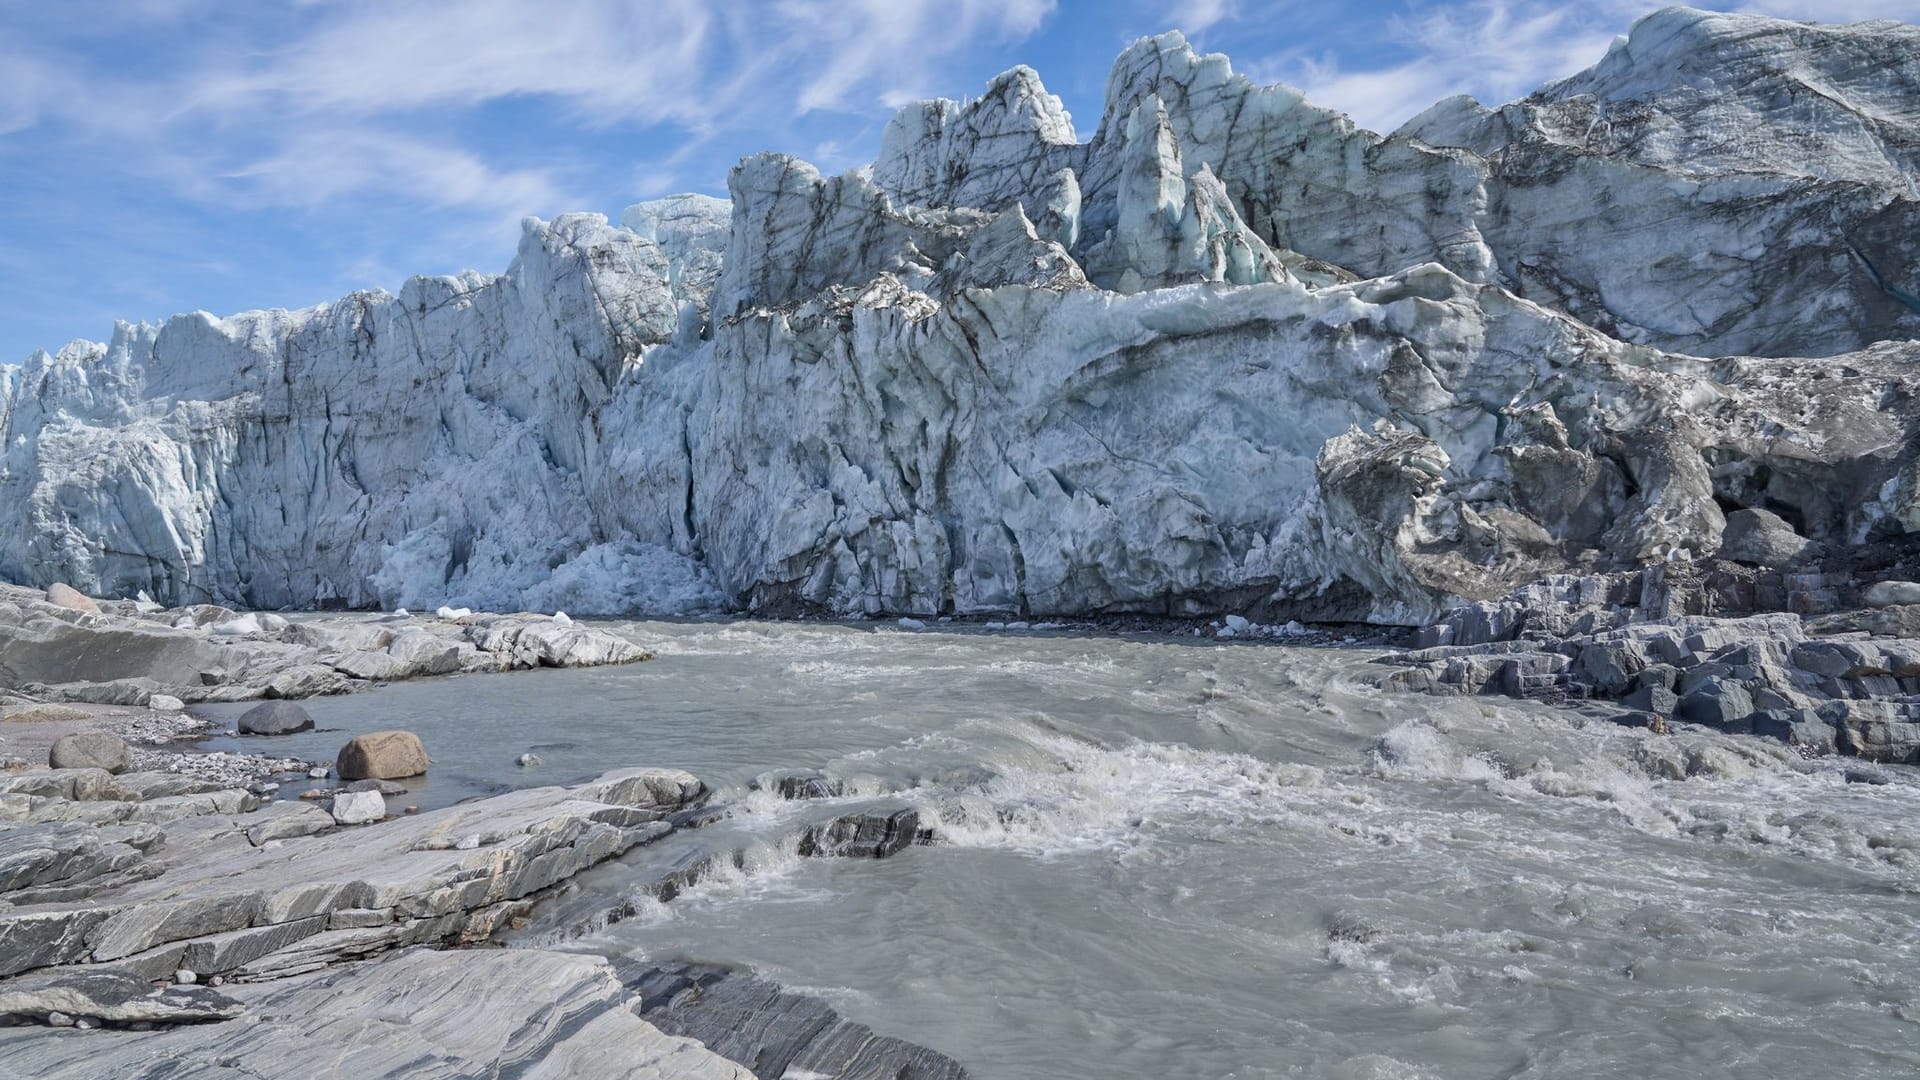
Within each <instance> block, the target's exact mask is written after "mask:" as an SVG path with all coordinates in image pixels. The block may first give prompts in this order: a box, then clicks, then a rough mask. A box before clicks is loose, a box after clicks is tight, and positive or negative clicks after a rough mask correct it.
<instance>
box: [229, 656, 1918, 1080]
mask: <svg viewBox="0 0 1920 1080" xmlns="http://www.w3.org/2000/svg"><path fill="white" fill-rule="evenodd" d="M609 625H610V626H611V627H612V628H613V629H616V630H617V631H619V632H622V633H626V634H629V635H630V636H632V637H633V638H634V639H635V640H638V641H641V642H643V643H645V644H647V645H648V646H649V647H651V648H653V649H654V650H655V651H656V652H657V654H658V659H657V660H656V661H654V662H652V663H646V664H640V665H635V666H629V667H621V668H605V669H585V670H569V671H542V672H534V673H528V674H519V675H510V676H475V677H463V678H454V679H437V680H427V681H421V682H415V683H409V684H404V685H398V686H393V687H389V688H386V689H382V690H378V691H374V692H371V693H367V694H361V695H354V696H351V697H346V698H335V699H325V700H320V701H316V702H312V703H310V708H311V709H312V711H313V713H314V715H315V717H316V719H317V720H318V721H319V722H320V724H321V726H322V727H323V728H330V729H334V730H329V731H323V732H320V733H315V734H306V735H301V736H294V737H291V738H287V739H281V740H275V741H274V743H273V746H274V747H275V749H276V751H284V752H287V753H295V754H304V755H309V756H314V757H320V758H328V757H331V756H332V753H333V751H334V750H335V749H337V748H338V746H339V744H340V743H341V742H342V741H344V736H345V734H346V733H349V732H357V731H366V730H374V729H378V728H386V727H403V728H409V729H411V730H414V731H416V732H418V733H419V734H420V735H421V736H422V738H423V739H425V741H426V743H427V746H428V747H429V750H430V752H431V753H432V755H433V757H434V762H435V764H434V772H433V775H432V777H431V779H430V780H429V781H428V782H427V783H426V784H425V785H424V786H422V787H420V788H419V789H418V790H417V791H415V792H414V793H413V794H412V795H410V796H409V799H412V800H415V801H418V802H419V803H421V804H423V805H426V806H429V807H430V806H432V805H440V804H444V803H446V802H450V801H453V800H454V799H457V798H461V797H465V796H468V795H471V794H475V793H479V792H484V791H487V790H493V789H496V788H497V787H499V786H501V785H511V786H520V785H528V784H540V783H557V782H561V781H564V780H571V779H574V778H577V777H579V776H583V775H588V774H592V773H597V772H600V771H603V770H605V769H609V768H615V767H620V766H626V765H658V766H674V767H679V768H685V769H688V770H690V771H692V772H694V773H695V774H697V775H699V776H700V777H701V778H702V779H704V780H706V781H707V782H708V783H709V784H710V785H712V786H713V787H714V788H715V789H716V791H717V792H718V796H717V801H718V802H719V803H721V804H724V805H726V806H728V807H729V808H730V810H731V816H730V817H729V818H728V819H727V820H725V821H724V822H721V823H718V824H716V825H713V826H709V827H708V828H705V829H700V830H695V831H693V832H690V833H685V834H676V836H675V837H674V838H671V840H670V841H669V842H667V843H663V844H661V845H658V846H657V847H656V848H644V849H640V850H637V851H635V852H633V853H630V854H629V855H628V856H626V857H625V858H623V859H621V860H618V861H616V862H615V863H612V864H609V865H608V866H606V867H602V868H600V869H598V870H596V871H593V872H591V873H589V874H588V875H586V876H584V877H583V878H581V879H578V880H577V882H576V888H575V890H574V893H573V895H571V896H569V897H567V898H565V901H564V902H563V903H560V904H558V905H556V906H555V908H556V910H555V912H552V913H547V914H546V915H545V916H544V921H537V922H536V925H534V926H532V927H530V928H528V929H527V930H526V931H525V932H523V934H522V935H521V936H520V940H521V941H523V942H528V943H534V942H537V943H541V944H547V945H552V944H555V943H559V944H560V945H561V947H565V948H571V949H580V950H587V951H594V952H599V953H604V954H607V955H612V956H620V955H630V956H635V957H640V958H651V959H660V960H665V959H695V960H704V961H714V962H725V963H733V964H740V965H745V966H749V967H751V968H753V969H755V970H757V971H758V972H760V973H761V974H764V975H766V976H767V977H769V978H771V979H773V980H775V981H777V982H779V983H781V984H783V985H785V986H786V987H788V988H789V989H793V990H797V991H802V992H806V993H811V994H816V995H819V996H822V997H824V998H826V999H828V1000H829V1001H830V1002H831V1003H832V1004H833V1005H834V1006H835V1007H836V1008H838V1009H839V1010H840V1011H841V1012H842V1013H844V1014H845V1015H847V1016H848V1017H850V1018H852V1019H855V1020H859V1021H861V1022H864V1023H867V1024H870V1025H871V1026H873V1027H874V1028H875V1029H876V1030H878V1031H879V1032H881V1033H883V1034H888V1035H894V1036H898V1037H901V1038H904V1039H907V1040H910V1041H913V1042H918V1043H922V1044H924V1045H927V1046H930V1047H933V1048H935V1049H937V1050H940V1051H942V1052H944V1053H947V1054H949V1055H951V1056H953V1057H954V1058H957V1059H958V1060H960V1061H961V1062H962V1063H963V1064H965V1065H966V1066H967V1067H968V1068H969V1070H970V1071H971V1072H972V1074H973V1075H974V1076H975V1077H977V1078H979V1080H995V1078H1009V1080H1012V1078H1020V1080H1039V1078H1056V1080H1057V1078H1063V1077H1100V1078H1143V1080H1144V1078H1148V1077H1152V1078H1164V1077H1236V1078H1267V1077H1336V1078H1377V1080H1385V1078H1416V1077H1446V1078H1453V1077H1503V1078H1504V1077H1527V1078H1549V1077H1552V1078H1564V1077H1585V1078H1596V1077H1622V1078H1633V1080H1649V1078H1661V1077H1675V1078H1683V1077H1684V1078H1688V1080H1698V1078H1702V1077H1721V1076H1725V1077H1734V1076H1738V1077H1742V1078H1752V1077H1842V1076H1844V1077H1882V1076H1884V1077H1911V1076H1914V1075H1916V1074H1920V964H1916V960H1920V776H1916V772H1917V770H1911V769H1904V768H1899V767H1884V768H1877V769H1876V768H1872V767H1863V766H1861V765H1860V764H1859V763H1856V762H1849V761H1842V760H1823V761H1804V760H1802V759H1801V758H1800V757H1799V756H1798V755H1797V754H1795V753H1794V752H1793V751H1791V750H1790V749H1789V748H1787V747H1785V746H1782V745H1777V744H1771V743H1766V742H1763V741H1760V740H1754V739H1742V738H1732V737H1722V736H1717V735H1705V734H1695V733H1688V732H1680V733H1677V734H1673V735H1656V734H1652V733H1649V732H1646V731H1642V730H1635V729H1628V728H1623V727H1618V726H1615V725H1613V724H1611V723H1608V722H1606V721H1604V720H1600V719H1594V718H1590V717H1586V716H1582V715H1580V714H1579V713H1576V712H1573V711H1570V710H1563V709H1553V708H1548V707H1545V706H1537V705H1531V704H1525V703H1516V702H1511V701H1505V700H1491V699H1479V698H1452V699H1437V698H1426V697H1415V696H1409V695H1405V694H1399V693H1393V692H1388V691H1383V690H1378V689H1374V688H1372V687H1371V686H1370V685H1369V680H1370V679H1371V678H1373V677H1375V676H1377V675H1379V674H1381V673H1382V672H1384V671H1385V670H1386V669H1384V668H1381V667H1379V666H1377V665H1373V664H1371V663H1369V661H1370V659H1371V658H1372V657H1373V656H1374V655H1377V651H1374V650H1367V649H1361V648H1345V649H1342V648H1300V647H1287V646H1280V645H1271V644H1234V645H1227V644H1216V643H1212V642H1207V643H1200V642H1197V641H1191V640H1185V639H1180V638H1173V637H1165V636H1153V635H1140V636H1130V637H1127V636H1123V637H1111V636H1082V635H1071V634H1036V633H1025V634H1023V633H1015V632H1004V633H988V632H980V631H972V630H962V629H948V628H944V627H936V628H934V629H930V630H927V631H925V632H909V631H906V630H902V629H899V628H896V627H892V626H883V627H880V628H877V629H876V628H873V627H857V626H841V625H821V624H795V623H755V622H735V623H681V624H672V623H619V624H609ZM234 711H235V712H236V713H237V711H238V709H237V708H236V709H235V710H234ZM261 744H262V740H257V739H249V740H226V741H225V742H224V743H222V744H221V745H224V746H226V747H228V748H241V747H244V748H246V749H250V750H258V749H260V748H261ZM529 751H531V752H533V753H535V754H537V755H538V756H539V757H540V758H541V759H542V764H540V765H538V766H535V767H533V768H520V767H517V766H515V765H514V758H515V757H516V756H517V755H519V754H521V753H525V752H529ZM796 768H801V769H816V770H820V771H821V772H823V773H825V774H826V775H827V776H828V777H830V778H834V779H837V780H840V781H843V782H844V783H843V785H842V786H843V787H844V788H845V789H846V790H847V791H848V794H845V795H841V796H837V797H834V798H830V799H826V800H812V801H804V802H796V801H783V800H780V799H778V798H776V797H774V796H773V795H772V794H770V793H769V792H767V791H764V790H755V781H756V780H757V779H759V778H762V777H764V776H765V775H766V774H769V773H771V772H774V771H777V770H792V769H796ZM901 805H911V806H915V807H917V808H919V809H920V811H921V813H922V823H923V825H925V826H928V827H931V828H932V830H933V832H934V834H935V837H936V840H937V842H936V843H934V844H932V845H930V846H920V847H913V848H910V849H908V850H906V851H904V852H902V853H900V854H898V855H896V856H894V857H892V858H889V859H884V860H871V859H802V858H800V857H799V856H798V855H797V853H796V851H795V837H796V835H797V833H798V831H799V829H800V828H801V827H802V826H804V825H805V824H807V823H808V822H811V821H817V820H821V819H823V818H824V817H832V816H835V815H838V814H842V813H850V812H853V811H855V810H859V809H862V808H867V807H880V808H889V807H896V806H901ZM689 844H692V845H699V846H704V847H705V848H708V849H711V850H728V851H734V852H739V853H740V855H741V857H740V858H739V860H738V861H739V862H740V864H741V866H740V868H737V869H736V868H733V867H732V866H731V865H729V866H728V868H727V869H726V870H725V871H724V872H719V873H715V874H713V875H711V876H709V877H707V878H706V879H705V880H703V881H701V882H700V883H698V884H696V885H695V886H694V887H692V888H691V889H689V890H688V891H687V892H685V893H684V894H682V895H681V896H679V897H678V898H676V899H674V900H673V901H672V902H671V903H658V902H655V901H651V900H640V899H636V897H635V886H636V884H637V883H640V882H644V881H648V880H652V879H653V878H655V877H657V876H658V874H659V873H660V872H661V868H662V866H663V865H667V864H669V863H671V862H672V861H673V860H676V859H681V860H684V859H687V858H688V857H689V851H688V850H687V845H689ZM616 905H624V906H625V907H626V908H627V909H630V910H632V911H633V914H632V915H631V916H630V917H627V918H624V919H622V920H620V921H617V922H607V921H605V920H599V921H595V920H592V919H587V920H586V921H585V922H584V923H582V921H581V920H580V919H579V918H578V917H577V916H578V914H579V913H580V912H591V911H595V910H605V909H608V908H611V907H614V906H616ZM766 1080H780V1078H773V1077H769V1078H766Z"/></svg>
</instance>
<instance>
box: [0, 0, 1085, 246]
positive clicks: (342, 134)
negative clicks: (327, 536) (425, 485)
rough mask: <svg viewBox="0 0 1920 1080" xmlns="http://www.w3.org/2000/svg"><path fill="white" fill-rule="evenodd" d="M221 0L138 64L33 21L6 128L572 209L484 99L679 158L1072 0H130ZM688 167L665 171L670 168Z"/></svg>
mask: <svg viewBox="0 0 1920 1080" xmlns="http://www.w3.org/2000/svg"><path fill="white" fill-rule="evenodd" d="M101 2H102V0H74V3H75V4H76V5H77V6H78V8H79V9H80V10H81V11H82V14H84V10H85V9H86V8H88V7H97V6H98V5H99V4H100V3H101ZM216 10H217V11H218V13H219V14H221V15H222V16H224V17H223V18H222V19H220V20H217V21H218V22H219V23H220V24H221V25H222V29H221V30H220V31H219V32H220V33H221V34H222V35H223V37H222V39H221V40H218V41H209V42H204V43H201V45H200V46H199V47H197V48H194V49H191V50H187V51H185V52H183V53H181V54H180V55H178V56H174V57H172V58H171V59H172V61H173V62H172V63H171V65H169V64H168V63H167V62H166V60H165V59H162V58H156V59H155V62H153V63H151V64H147V65H143V68H142V70H141V71H140V73H139V74H138V75H126V74H123V73H121V72H120V71H117V70H115V69H113V68H112V67H111V66H107V65H99V64H93V65H91V66H90V65H89V64H88V62H87V61H88V56H87V52H88V50H87V49H86V48H82V47H75V46H76V45H78V46H84V45H85V44H86V43H87V39H88V37H89V33H90V31H89V29H88V23H87V20H86V19H85V18H81V17H74V18H65V19H62V20H61V21H60V22H59V23H58V25H57V26H55V27H54V29H55V30H57V31H58V33H43V34H42V35H41V38H42V40H39V41H32V40H31V38H32V37H33V36H34V35H32V34H31V33H28V34H23V35H22V37H23V38H26V39H28V40H27V41H26V44H27V46H28V49H23V50H18V55H7V53H13V52H15V51H16V50H14V49H8V50H6V53H0V135H4V134H6V133H7V132H9V131H17V130H20V129H23V128H25V127H28V126H31V125H33V124H35V123H37V122H39V121H41V120H43V119H46V118H47V117H49V116H50V115H52V114H53V113H54V112H55V111H56V110H57V112H58V120H59V122H60V123H61V125H62V126H63V130H64V132H65V133H66V134H67V135H68V136H69V137H72V138H77V139H92V140H95V141H102V140H116V141H119V142H121V144H122V145H123V147H124V152H125V153H127V154H129V155H146V156H148V157H149V158H150V160H149V161H148V162H147V164H146V165H145V166H144V168H145V170H146V171H148V172H150V173H151V174H153V175H154V176H156V177H159V178H162V179H164V180H167V181H168V182H171V183H173V184H175V185H176V187H177V188H178V189H179V190H180V191H181V192H182V193H184V194H186V195H189V196H190V197H196V198H202V199H207V200H212V201H218V200H223V199H227V198H232V197H242V198H246V199H250V200H256V201H264V202H268V203H277V204H280V205H285V206H289V207H299V208H310V207H314V206H318V205H322V204H326V203H329V202H338V201H341V200H348V199H353V198H361V197H366V196H370V195H380V194H386V195H389V196H391V197H394V198H399V199H407V200H413V201H417V202H420V203H422V204H425V205H430V206H434V207H438V208H443V209H466V210H472V211H474V212H477V213H481V214H485V215H488V216H500V215H506V214H508V213H509V212H510V211H511V213H512V215H513V216H518V214H522V213H530V212H540V213H552V212H554V211H556V210H557V209H561V208H564V207H563V206H561V205H560V204H559V200H561V199H563V198H565V197H567V196H568V195H569V194H570V192H569V185H568V183H567V181H566V179H565V176H564V172H565V170H564V167H563V166H557V165H556V166H541V167H528V166H526V165H525V164H524V163H522V164H521V165H519V166H517V167H516V166H514V165H511V164H506V163H503V162H502V161H501V160H500V159H499V148H497V147H496V148H493V149H492V150H487V149H482V148H480V147H477V146H473V145H464V144H463V143H462V141H461V140H460V139H459V138H458V135H457V133H456V132H453V131H450V130H449V129H450V128H457V127H458V125H459V122H460V119H461V117H463V116H465V115H468V114H470V113H472V111H473V110H476V109H480V108H485V107H492V106H500V107H509V106H513V105H515V103H524V102H535V101H537V102H540V103H542V104H541V107H542V108H544V109H547V110H549V111H550V112H555V113H558V114H559V115H562V116H564V117H566V119H567V120H568V122H569V123H571V124H573V125H577V126H578V127H580V128H584V129H586V130H589V131H591V130H594V129H596V128H600V129H604V128H610V127H613V126H615V125H627V126H629V127H631V126H633V125H639V126H642V127H658V126H661V125H669V126H673V127H675V128H678V129H679V130H680V131H681V132H682V143H683V145H682V151H681V153H680V154H676V155H675V157H678V156H682V155H683V154H684V152H685V151H686V150H687V149H690V148H691V147H693V146H697V145H698V144H700V143H701V142H702V141H704V140H706V139H708V138H710V137H711V135H712V134H713V133H714V132H715V131H716V130H719V129H723V128H725V127H726V126H727V125H729V124H732V123H738V122H740V121H741V119H742V118H746V119H748V120H750V121H752V122H757V123H764V122H765V121H766V119H767V118H768V116H769V115H770V114H773V115H781V114H784V115H787V116H798V115H802V114H805V113H808V112H810V111H814V110H854V111H868V110H872V109H875V108H879V107H881V106H882V101H883V99H887V98H890V97H892V96H894V95H897V93H898V92H899V88H900V86H901V85H902V84H903V83H906V82H909V81H919V80H927V79H929V78H931V77H932V76H933V75H934V74H935V73H936V72H937V70H938V65H939V63H940V62H941V61H942V60H943V59H944V58H947V57H951V56H953V55H954V54H957V53H959V52H961V51H963V50H965V49H966V48H968V47H970V46H973V45H977V44H979V43H981V42H983V41H991V42H1006V41H1013V40H1019V39H1021V38H1024V37H1026V36H1028V35H1030V34H1032V33H1033V32H1035V31H1036V30H1037V29H1039V28H1040V26H1041V25H1042V23H1043V22H1044V21H1045V20H1046V18H1047V17H1048V16H1049V15H1050V14H1051V13H1052V12H1053V10H1054V0H851V2H845V0H771V2H768V3H763V4H758V5H752V6H748V5H714V4H711V3H707V2H706V0H649V2H648V3H644V4H637V3H633V2H632V0H569V2H568V3H564V4H533V3H527V2H525V0H419V2H414V3H408V4H392V3H389V2H386V0H296V2H295V3H293V4H292V5H291V6H290V7H279V8H275V7H271V6H261V7H257V8H253V7H250V8H246V9H238V8H235V7H234V6H233V5H232V4H231V3H228V4H221V3H220V2H219V0H133V2H132V6H130V7H129V8H128V12H129V16H130V17H133V18H138V19H142V20H148V21H155V22H167V21H173V22H183V21H191V20H193V19H195V18H196V17H204V16H207V15H209V14H210V13H212V12H214V11H216ZM95 14H96V15H100V16H102V17H104V13H102V12H96V13H95ZM208 21H209V22H213V21H216V20H211V19H210V20H208ZM4 23H5V17H4V12H0V27H4ZM41 29H43V30H45V29H46V28H45V27H42V28H41ZM264 42H272V44H270V45H268V44H263V43H264ZM63 46H66V47H69V49H68V51H66V52H65V54H64V55H63ZM36 47H37V48H36ZM34 52H37V53H38V57H33V53H34ZM30 57H31V58H30ZM43 58H44V59H43ZM90 67H91V69H89V68H90ZM183 147H190V148H191V151H190V153H183V152H182V148H183ZM522 156H524V155H522ZM678 164H679V162H678V161H667V162H656V163H655V164H654V165H653V166H652V167H651V169H649V170H646V171H647V172H648V173H650V174H651V176H652V177H653V178H654V179H656V180H657V179H659V178H661V177H665V176H669V175H671V174H672V173H674V172H676V171H678V169H677V166H678Z"/></svg>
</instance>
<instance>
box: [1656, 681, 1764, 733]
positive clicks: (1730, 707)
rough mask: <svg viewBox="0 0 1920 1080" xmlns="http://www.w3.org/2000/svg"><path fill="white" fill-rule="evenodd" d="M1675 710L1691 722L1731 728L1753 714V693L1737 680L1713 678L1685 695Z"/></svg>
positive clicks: (1724, 728) (1677, 714) (1682, 717)
mask: <svg viewBox="0 0 1920 1080" xmlns="http://www.w3.org/2000/svg"><path fill="white" fill-rule="evenodd" d="M1674 712H1675V715H1676V716H1677V717H1678V718H1679V719H1681V720H1684V721H1686V722H1687V723H1689V724H1702V725H1704V726H1707V727H1712V728H1719V729H1721V730H1727V729H1730V728H1733V727H1735V726H1736V725H1737V724H1738V723H1739V722H1740V721H1743V720H1745V719H1746V718H1747V717H1749V716H1751V715H1753V712H1754V707H1753V695H1751V694H1750V693H1748V692H1747V688H1746V687H1745V686H1742V685H1741V684H1739V683H1737V682H1732V681H1730V680H1728V679H1724V678H1719V677H1714V678H1709V679H1707V680H1706V681H1704V682H1702V683H1701V684H1700V685H1699V686H1697V687H1695V688H1694V689H1693V691H1692V692H1690V693H1689V694H1687V696H1686V697H1684V698H1682V699H1681V700H1680V704H1679V706H1678V707H1677V708H1676V709H1675V710H1674Z"/></svg>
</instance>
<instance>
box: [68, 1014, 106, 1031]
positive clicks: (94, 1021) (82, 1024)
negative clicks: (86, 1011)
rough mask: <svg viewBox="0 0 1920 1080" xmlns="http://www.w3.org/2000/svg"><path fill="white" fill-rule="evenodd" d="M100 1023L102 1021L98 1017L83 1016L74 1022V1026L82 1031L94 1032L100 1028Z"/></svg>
mask: <svg viewBox="0 0 1920 1080" xmlns="http://www.w3.org/2000/svg"><path fill="white" fill-rule="evenodd" d="M100 1023H101V1020H100V1018H99V1017H97V1016H82V1017H80V1018H78V1019H76V1020H75V1021H74V1022H73V1026H74V1027H76V1028H79V1029H80V1030H81V1031H92V1030H93V1029H94V1028H97V1027H99V1026H100Z"/></svg>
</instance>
